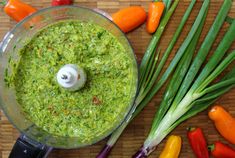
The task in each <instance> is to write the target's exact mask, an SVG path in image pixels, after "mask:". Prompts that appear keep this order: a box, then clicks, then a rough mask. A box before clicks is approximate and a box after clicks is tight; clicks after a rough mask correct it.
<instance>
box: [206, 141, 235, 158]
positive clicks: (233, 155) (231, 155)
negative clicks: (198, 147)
mask: <svg viewBox="0 0 235 158" xmlns="http://www.w3.org/2000/svg"><path fill="white" fill-rule="evenodd" d="M208 149H209V150H210V151H211V154H212V156H213V157H215V158H235V150H234V149H232V148H231V147H229V146H228V145H226V144H223V143H221V142H219V141H217V142H215V143H214V144H212V145H210V146H208Z"/></svg>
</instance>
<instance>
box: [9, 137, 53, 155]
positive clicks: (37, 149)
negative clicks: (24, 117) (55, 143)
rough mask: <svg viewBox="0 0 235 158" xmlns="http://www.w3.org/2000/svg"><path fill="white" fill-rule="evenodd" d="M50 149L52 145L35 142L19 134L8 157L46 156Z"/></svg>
mask: <svg viewBox="0 0 235 158" xmlns="http://www.w3.org/2000/svg"><path fill="white" fill-rule="evenodd" d="M51 150H52V147H48V146H46V145H44V144H41V143H38V142H35V141H33V140H31V139H29V138H28V137H26V136H25V135H21V136H20V137H19V138H18V139H17V141H16V143H15V145H14V147H13V149H12V151H11V153H10V155H9V158H46V157H47V156H48V154H49V153H50V152H51Z"/></svg>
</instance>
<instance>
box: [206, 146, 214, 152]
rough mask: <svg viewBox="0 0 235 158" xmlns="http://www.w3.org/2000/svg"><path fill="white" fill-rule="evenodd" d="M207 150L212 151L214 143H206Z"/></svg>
mask: <svg viewBox="0 0 235 158" xmlns="http://www.w3.org/2000/svg"><path fill="white" fill-rule="evenodd" d="M207 148H208V150H209V151H213V150H214V149H215V144H211V145H208V147H207Z"/></svg>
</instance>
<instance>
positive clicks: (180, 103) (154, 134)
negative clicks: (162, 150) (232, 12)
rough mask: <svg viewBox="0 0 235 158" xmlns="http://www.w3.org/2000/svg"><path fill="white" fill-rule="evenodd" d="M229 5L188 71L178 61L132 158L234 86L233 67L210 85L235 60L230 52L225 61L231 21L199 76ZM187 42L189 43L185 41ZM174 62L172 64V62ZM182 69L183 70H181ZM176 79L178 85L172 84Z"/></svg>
mask: <svg viewBox="0 0 235 158" xmlns="http://www.w3.org/2000/svg"><path fill="white" fill-rule="evenodd" d="M206 2H207V3H206ZM208 3H209V1H204V4H203V6H206V8H208V5H206V4H208ZM231 4H232V3H231V1H230V0H228V1H224V3H223V5H222V7H221V9H220V11H219V13H218V15H217V17H216V19H215V21H214V23H213V25H212V27H211V29H210V31H209V33H208V34H207V37H206V38H205V40H204V42H203V44H202V45H201V48H200V49H199V51H198V53H197V55H196V57H195V59H194V61H193V62H192V64H191V66H190V68H189V70H188V71H187V72H186V71H185V69H187V68H188V66H189V65H188V62H190V61H185V58H184V57H185V55H184V56H183V57H182V58H181V59H180V62H179V63H178V65H177V68H176V70H175V71H174V74H173V76H172V78H171V81H170V82H169V85H168V86H167V89H166V92H165V94H164V97H163V100H162V102H161V104H160V107H159V109H158V111H157V113H156V116H155V118H154V121H153V124H152V128H151V131H150V133H149V135H148V137H147V139H146V140H145V142H144V145H143V147H142V148H141V149H140V150H139V151H138V152H137V154H135V155H134V157H138V158H139V157H144V156H147V155H149V154H150V153H151V152H152V151H153V150H154V149H155V147H156V146H157V145H158V144H159V143H160V142H161V141H162V140H163V139H164V138H165V137H166V136H167V135H168V134H169V133H170V132H171V131H172V130H173V129H174V128H175V127H176V126H178V125H179V124H180V123H181V122H183V121H184V120H186V119H188V118H190V117H192V116H194V115H196V114H197V113H199V112H201V111H202V110H204V109H206V108H207V107H208V106H209V105H210V104H212V103H213V102H214V101H215V100H216V99H218V97H219V96H221V95H222V94H224V93H226V92H227V91H229V90H230V89H231V88H233V87H234V86H235V70H234V69H235V66H233V68H232V70H231V71H230V72H229V73H228V74H227V75H226V76H225V77H224V78H223V79H222V80H221V81H220V82H217V83H215V84H212V85H210V84H211V83H212V81H213V80H214V79H215V78H216V77H217V76H218V75H220V74H221V72H222V71H224V70H225V69H226V68H227V67H228V66H229V65H230V64H231V63H232V62H233V61H234V60H235V51H232V52H231V53H229V54H228V55H227V56H226V57H224V56H225V54H226V52H227V50H228V49H229V47H230V46H231V44H232V43H233V42H234V40H235V21H232V24H231V26H230V27H229V29H228V31H227V32H226V34H225V36H224V38H223V39H222V41H221V42H220V44H219V46H218V47H217V49H216V51H215V52H214V53H213V55H212V57H210V60H209V61H208V62H207V64H206V65H205V67H204V68H203V70H202V71H201V72H200V73H199V74H198V72H199V69H200V68H201V66H202V63H203V62H204V61H205V59H206V56H207V54H208V52H209V50H210V48H211V46H212V44H213V42H214V40H215V38H216V35H217V33H218V32H219V30H220V28H221V26H222V24H223V22H224V21H225V18H226V15H227V13H228V11H229V9H230V7H231ZM203 6H202V8H203ZM201 11H202V9H201ZM201 11H200V12H201ZM199 15H200V13H199ZM204 17H205V16H204ZM197 18H198V17H197ZM196 22H198V21H195V23H196ZM195 23H194V24H195ZM199 23H200V26H201V25H202V23H203V19H201V21H200V22H199ZM192 29H193V27H192ZM196 30H197V31H196ZM196 30H194V31H196V35H197V34H198V32H200V27H199V28H198V29H196ZM196 35H195V36H194V37H193V39H192V40H191V41H190V42H191V43H190V44H189V45H188V48H187V49H186V50H185V51H184V52H185V53H186V52H188V51H187V50H189V49H191V50H195V47H194V44H195V43H194V41H196V40H198V36H196ZM186 40H188V39H187V38H186ZM193 43H194V44H193ZM183 44H184V43H183ZM181 47H182V46H181ZM193 52H194V51H193ZM178 53H179V52H178ZM178 53H177V54H178ZM177 54H176V56H177ZM175 58H176V57H175ZM175 58H174V59H175ZM174 59H173V61H172V62H174ZM171 64H172V63H171ZM183 67H184V68H185V69H183ZM180 69H181V71H180ZM166 72H167V71H166ZM163 76H164V75H163ZM176 78H177V81H178V82H179V83H176V82H175V80H176ZM183 78H184V80H183ZM194 79H195V81H194ZM182 80H183V81H182ZM181 81H182V82H181ZM193 81H194V82H193Z"/></svg>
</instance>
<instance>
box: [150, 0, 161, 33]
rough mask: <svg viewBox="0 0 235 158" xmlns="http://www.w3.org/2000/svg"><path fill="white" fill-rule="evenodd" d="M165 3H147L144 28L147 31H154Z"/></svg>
mask: <svg viewBox="0 0 235 158" xmlns="http://www.w3.org/2000/svg"><path fill="white" fill-rule="evenodd" d="M164 9H165V4H164V3H163V2H151V3H150V4H149V11H148V18H147V24H146V29H147V31H148V33H154V32H155V31H156V29H157V27H158V25H159V23H160V20H161V17H162V14H163V11H164Z"/></svg>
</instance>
